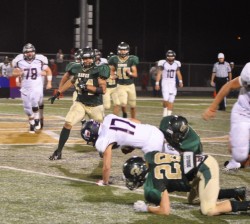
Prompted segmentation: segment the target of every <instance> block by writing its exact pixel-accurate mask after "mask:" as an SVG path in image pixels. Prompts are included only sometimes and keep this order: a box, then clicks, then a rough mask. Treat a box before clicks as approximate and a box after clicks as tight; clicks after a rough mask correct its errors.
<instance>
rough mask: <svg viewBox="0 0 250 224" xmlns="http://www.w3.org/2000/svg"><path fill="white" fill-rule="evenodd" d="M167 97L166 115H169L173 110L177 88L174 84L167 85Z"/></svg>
mask: <svg viewBox="0 0 250 224" xmlns="http://www.w3.org/2000/svg"><path fill="white" fill-rule="evenodd" d="M168 92H169V97H168V103H167V110H168V111H167V115H168V116H169V115H171V114H172V112H173V107H174V101H175V97H176V94H177V88H176V86H175V85H174V86H172V85H169V87H168Z"/></svg>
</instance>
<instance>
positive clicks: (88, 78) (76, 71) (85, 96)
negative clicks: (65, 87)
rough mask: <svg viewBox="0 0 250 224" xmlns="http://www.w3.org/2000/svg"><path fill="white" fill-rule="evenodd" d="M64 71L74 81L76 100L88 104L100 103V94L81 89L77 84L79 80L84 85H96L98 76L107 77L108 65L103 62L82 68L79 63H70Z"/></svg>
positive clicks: (108, 72) (96, 104)
mask: <svg viewBox="0 0 250 224" xmlns="http://www.w3.org/2000/svg"><path fill="white" fill-rule="evenodd" d="M66 71H67V72H69V74H70V75H72V76H73V79H72V83H74V85H75V88H76V91H77V93H78V96H77V99H76V101H79V102H81V103H83V104H85V105H90V106H98V105H101V104H102V94H96V93H91V92H88V91H83V90H82V89H81V88H79V86H78V85H79V82H81V83H83V84H86V85H92V86H96V87H98V86H99V84H98V78H102V79H108V78H109V74H110V70H109V66H108V65H105V64H103V65H99V66H93V67H91V68H83V67H82V65H81V64H79V63H70V64H68V66H67V67H66Z"/></svg>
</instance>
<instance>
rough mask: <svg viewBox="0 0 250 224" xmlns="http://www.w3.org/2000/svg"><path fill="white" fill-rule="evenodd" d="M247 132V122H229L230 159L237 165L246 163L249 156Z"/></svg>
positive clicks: (248, 126) (249, 125) (249, 124)
mask: <svg viewBox="0 0 250 224" xmlns="http://www.w3.org/2000/svg"><path fill="white" fill-rule="evenodd" d="M249 130H250V123H249V122H246V121H244V120H242V121H237V122H231V130H230V143H231V147H232V148H231V150H232V157H233V159H234V160H235V161H237V162H239V163H241V162H244V161H246V160H247V158H248V155H249Z"/></svg>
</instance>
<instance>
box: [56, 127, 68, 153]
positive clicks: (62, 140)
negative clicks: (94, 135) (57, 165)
mask: <svg viewBox="0 0 250 224" xmlns="http://www.w3.org/2000/svg"><path fill="white" fill-rule="evenodd" d="M69 134H70V129H67V128H65V127H63V129H62V131H61V134H60V138H59V143H58V148H57V151H58V152H62V149H63V146H64V145H65V143H66V142H67V140H68V138H69Z"/></svg>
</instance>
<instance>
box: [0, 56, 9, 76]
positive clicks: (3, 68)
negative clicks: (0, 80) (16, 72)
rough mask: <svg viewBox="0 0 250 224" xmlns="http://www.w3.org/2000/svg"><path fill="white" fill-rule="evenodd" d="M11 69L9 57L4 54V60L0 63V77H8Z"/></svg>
mask: <svg viewBox="0 0 250 224" xmlns="http://www.w3.org/2000/svg"><path fill="white" fill-rule="evenodd" d="M10 71H11V64H10V61H9V57H8V56H5V57H4V61H3V62H2V63H0V77H1V76H2V77H7V78H8V77H9V75H10Z"/></svg>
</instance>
